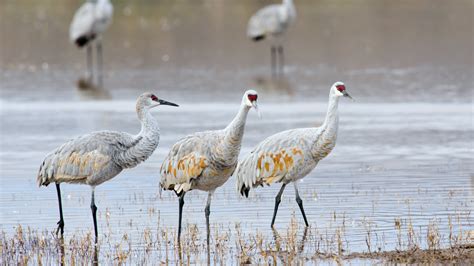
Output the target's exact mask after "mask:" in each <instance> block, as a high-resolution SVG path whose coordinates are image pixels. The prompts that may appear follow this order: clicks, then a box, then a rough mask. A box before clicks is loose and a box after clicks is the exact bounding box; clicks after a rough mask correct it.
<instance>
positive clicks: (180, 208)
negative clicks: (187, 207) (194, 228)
mask: <svg viewBox="0 0 474 266" xmlns="http://www.w3.org/2000/svg"><path fill="white" fill-rule="evenodd" d="M185 194H186V193H185V192H184V191H183V194H181V196H179V225H178V243H181V221H182V218H183V206H184V195H185Z"/></svg>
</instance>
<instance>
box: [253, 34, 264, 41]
mask: <svg viewBox="0 0 474 266" xmlns="http://www.w3.org/2000/svg"><path fill="white" fill-rule="evenodd" d="M263 39H265V35H257V36H253V37H252V40H253V41H254V42H258V41H261V40H263Z"/></svg>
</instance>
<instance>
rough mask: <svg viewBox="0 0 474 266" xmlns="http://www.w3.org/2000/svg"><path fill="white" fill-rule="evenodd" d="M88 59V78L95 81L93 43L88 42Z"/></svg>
mask: <svg viewBox="0 0 474 266" xmlns="http://www.w3.org/2000/svg"><path fill="white" fill-rule="evenodd" d="M86 50H87V51H86V53H87V55H86V59H87V62H86V64H87V70H86V79H87V81H88V82H89V83H92V82H93V81H94V69H93V66H92V44H90V43H89V44H87V47H86Z"/></svg>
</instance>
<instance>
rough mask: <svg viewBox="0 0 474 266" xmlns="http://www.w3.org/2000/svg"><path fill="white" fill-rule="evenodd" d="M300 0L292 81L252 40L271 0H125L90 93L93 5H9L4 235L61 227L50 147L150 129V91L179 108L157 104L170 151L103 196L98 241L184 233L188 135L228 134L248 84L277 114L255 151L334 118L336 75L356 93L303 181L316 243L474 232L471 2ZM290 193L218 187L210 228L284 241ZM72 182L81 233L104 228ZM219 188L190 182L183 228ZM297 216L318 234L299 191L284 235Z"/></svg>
mask: <svg viewBox="0 0 474 266" xmlns="http://www.w3.org/2000/svg"><path fill="white" fill-rule="evenodd" d="M295 2H296V7H297V10H298V15H299V17H298V20H297V23H296V24H295V25H293V26H294V27H292V29H291V30H290V32H289V33H288V35H287V39H285V42H284V43H285V47H286V56H287V65H286V68H285V72H286V75H285V77H283V78H281V79H279V80H274V79H272V78H271V76H270V75H269V53H270V52H269V51H268V50H269V49H268V45H267V44H265V43H258V44H255V43H251V42H249V41H248V40H247V39H245V25H246V21H247V19H248V18H249V16H250V15H251V14H252V13H253V12H254V11H255V10H256V9H258V8H259V7H261V6H262V5H264V4H266V3H269V1H250V0H247V1H230V0H227V1H159V2H152V1H136V2H133V3H128V2H125V1H118V2H114V5H115V16H114V24H113V26H112V27H111V28H110V31H109V32H107V34H106V35H105V36H104V43H105V63H106V72H105V86H104V88H103V89H87V90H80V89H78V88H77V87H76V82H77V80H78V79H79V78H80V77H81V75H82V74H83V68H84V61H85V58H83V57H84V54H82V52H81V51H78V50H77V49H76V48H74V47H73V46H72V45H70V44H69V43H68V42H67V30H68V23H69V20H70V18H71V16H72V14H73V12H74V10H75V8H76V7H77V6H78V4H79V1H46V2H43V1H41V2H39V1H38V2H34V1H4V2H2V3H0V23H1V28H0V33H1V35H0V36H1V40H0V49H1V55H0V56H1V60H0V70H1V72H0V75H1V76H0V77H1V80H0V86H1V98H0V110H1V113H0V118H1V124H0V126H1V131H0V134H1V139H0V147H1V150H0V182H1V195H0V218H1V225H0V229H1V230H3V231H5V232H6V233H7V235H13V234H14V232H15V228H16V227H17V226H18V225H22V226H23V227H28V226H29V227H31V228H32V229H35V230H38V231H43V230H53V229H55V225H56V222H57V220H58V210H57V198H56V191H55V189H54V186H49V187H47V188H45V187H41V188H38V187H37V184H36V174H37V170H38V168H39V165H40V163H41V162H42V159H43V158H44V156H45V155H46V154H47V153H48V152H49V151H50V150H52V149H54V148H55V147H57V146H58V145H60V144H61V143H63V142H65V141H66V140H68V139H70V138H71V137H74V136H77V135H80V134H84V133H87V132H90V131H94V130H102V129H110V130H118V131H126V132H130V133H137V132H138V131H139V122H138V120H137V119H136V114H135V113H134V110H135V107H134V104H135V103H134V101H135V98H136V97H137V96H138V95H139V94H140V93H141V92H143V91H144V90H149V91H153V92H156V94H157V95H159V96H160V97H162V98H164V99H167V100H170V101H173V102H177V103H179V104H180V107H179V108H171V107H164V106H163V107H159V108H157V109H155V110H154V111H153V115H154V116H155V117H156V119H157V120H158V121H159V123H160V127H161V140H160V145H159V147H158V149H157V150H156V151H155V153H154V154H153V156H152V157H151V158H150V159H149V160H147V161H146V162H144V163H142V164H140V165H139V166H138V167H136V168H134V169H130V170H125V171H123V172H122V173H121V174H120V175H119V176H117V177H116V178H114V179H113V180H111V181H109V182H107V183H104V184H103V185H101V186H99V187H97V189H96V204H97V206H98V208H99V211H98V222H99V233H100V235H99V237H101V238H103V239H107V241H110V242H111V243H115V242H114V241H120V239H121V238H122V237H123V234H124V233H127V234H128V235H129V236H130V237H131V238H132V239H133V245H134V248H135V249H136V250H141V249H143V248H144V247H143V245H142V244H141V243H142V242H141V241H142V238H143V231H144V230H145V229H149V230H155V229H157V228H158V227H168V228H169V230H170V232H173V233H174V230H175V228H176V225H177V219H178V217H177V211H178V202H177V198H176V197H175V195H174V194H172V193H170V192H163V194H162V195H161V196H160V195H159V193H158V192H159V190H158V182H159V175H158V171H159V167H160V164H161V162H162V160H163V158H164V156H165V155H166V153H167V152H168V149H169V148H170V147H171V146H172V144H173V143H174V142H176V141H177V140H178V139H179V138H181V137H183V136H185V135H187V134H190V133H193V132H196V131H202V130H209V129H220V128H223V127H225V126H226V125H227V123H228V122H230V120H231V119H232V118H233V116H234V115H235V113H236V112H237V109H238V105H239V103H240V98H241V95H242V93H243V92H244V91H245V89H246V88H256V89H257V90H258V91H259V103H260V108H261V112H262V118H261V119H259V118H258V117H257V115H256V114H255V113H254V112H251V114H250V115H249V117H248V123H247V127H246V132H245V136H244V140H243V147H242V154H246V153H248V152H249V151H250V150H251V148H252V147H253V146H255V145H256V144H257V143H258V142H260V141H261V140H263V139H264V138H265V137H267V136H269V135H271V134H274V133H276V132H279V131H282V130H285V129H289V128H295V127H308V126H317V125H319V124H321V123H322V121H323V119H324V115H325V111H326V106H327V102H326V101H327V95H328V91H329V86H330V85H331V84H332V83H333V82H334V81H336V80H343V81H344V82H345V83H346V85H347V88H348V91H349V92H350V93H351V95H353V97H354V98H355V99H356V101H354V102H351V101H348V100H346V99H342V100H341V101H340V105H339V111H340V126H339V135H338V139H337V145H336V147H335V149H334V150H333V152H332V153H331V154H330V155H329V156H328V157H327V158H326V159H325V160H323V161H322V162H321V163H320V164H319V165H318V167H317V168H316V169H315V170H314V171H313V172H311V173H310V174H309V175H308V176H307V177H306V178H304V180H301V182H300V183H299V188H300V194H301V196H302V199H303V201H304V206H305V209H306V213H307V216H308V220H309V221H310V223H311V230H310V237H309V238H308V239H307V240H305V241H307V244H306V249H307V250H308V253H309V252H314V249H315V248H314V246H315V245H316V244H315V243H317V237H316V236H319V235H325V234H326V235H333V234H334V231H335V229H337V228H339V227H340V226H341V225H342V224H344V226H345V234H344V243H345V244H344V247H345V249H347V250H349V251H367V245H366V243H367V236H368V231H369V236H371V237H372V241H373V246H374V247H382V249H383V250H393V249H395V248H397V245H398V238H397V229H396V227H395V221H396V220H397V219H403V220H409V221H410V223H411V224H412V225H413V227H414V228H415V230H416V231H417V232H420V235H424V234H425V231H426V228H427V227H428V225H430V224H436V225H437V226H438V228H439V231H440V234H441V236H442V243H444V244H447V243H448V242H449V241H448V238H449V237H448V235H449V233H450V232H451V230H452V229H450V227H449V221H450V219H457V220H456V221H457V222H455V223H454V224H455V228H454V230H455V231H459V230H462V231H463V232H469V231H471V232H474V231H473V230H474V225H473V224H474V218H473V214H472V210H473V203H474V158H473V157H474V156H473V154H474V139H473V136H474V124H473V123H474V122H473V121H474V120H473V105H472V100H473V94H472V93H473V89H474V86H473V76H472V73H473V62H472V56H469V55H472V47H473V39H472V33H473V26H472V25H473V24H472V8H473V6H472V2H471V1H462V0H460V1H449V2H448V1H428V0H426V1H425V0H422V1H416V2H412V1H397V2H392V1H370V0H367V1H357V3H348V2H346V1H330V2H327V1H309V0H308V1H299V0H296V1H295ZM278 190H279V186H272V187H265V188H258V189H256V190H252V192H251V193H250V197H249V199H243V198H241V197H240V196H238V195H237V193H236V191H235V180H234V179H233V178H231V179H230V180H229V181H228V182H227V183H226V184H225V185H224V186H223V187H222V188H220V189H218V190H217V191H216V193H215V194H214V195H215V196H214V198H213V201H212V207H211V209H212V210H211V224H212V227H213V228H218V230H221V231H226V230H234V229H235V227H236V225H239V226H240V227H239V228H240V230H242V232H243V233H244V234H247V233H248V234H254V233H256V232H258V233H260V234H262V235H263V236H264V238H266V239H272V238H273V234H274V233H273V232H272V230H271V229H270V226H269V225H270V221H271V216H272V212H273V204H274V197H275V195H276V193H277V192H278ZM62 193H63V208H64V212H65V223H66V226H65V234H66V237H68V236H71V235H72V234H73V233H78V232H79V233H83V232H90V231H91V230H92V229H93V226H92V219H91V214H90V208H89V203H90V188H89V187H87V186H80V185H68V184H65V185H63V186H62ZM206 196H207V194H206V193H204V192H198V191H193V192H191V193H188V194H187V196H186V204H185V207H184V213H185V214H184V223H185V224H186V228H190V227H192V225H196V226H197V228H198V230H199V232H200V236H201V237H203V235H204V234H205V219H204V212H203V209H204V205H205V200H206ZM292 219H296V220H297V222H298V223H299V224H300V227H299V229H298V237H300V238H301V237H303V230H302V225H303V221H302V219H301V217H300V214H299V210H298V207H297V204H296V202H295V200H294V190H293V188H292V187H291V186H288V187H287V189H286V191H285V193H284V195H283V201H282V203H281V205H280V209H279V213H278V217H277V226H276V228H277V230H278V231H280V233H281V234H284V232H285V231H286V230H287V228H288V227H289V226H290V223H291V221H292ZM228 228H230V229H228ZM473 234H474V233H473ZM106 236H107V237H106ZM234 238H235V233H233V236H232V237H231V239H234ZM213 241H214V240H213ZM230 242H232V240H231V241H230ZM108 243H109V242H108ZM109 244H110V243H109ZM105 246H107V245H106V244H105V243H103V248H102V250H101V252H102V253H104V252H105V253H106V252H107V251H106V250H107V248H104V247H105ZM230 246H233V244H231V245H230ZM157 249H158V250H164V249H165V247H157ZM234 252H238V251H235V250H234ZM153 256H154V257H153V258H157V259H160V260H163V256H164V255H162V253H160V252H157V253H154V255H153ZM200 258H201V257H200V256H197V259H195V260H196V261H194V262H200ZM191 261H192V260H191Z"/></svg>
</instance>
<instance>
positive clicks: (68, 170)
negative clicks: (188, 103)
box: [37, 92, 178, 244]
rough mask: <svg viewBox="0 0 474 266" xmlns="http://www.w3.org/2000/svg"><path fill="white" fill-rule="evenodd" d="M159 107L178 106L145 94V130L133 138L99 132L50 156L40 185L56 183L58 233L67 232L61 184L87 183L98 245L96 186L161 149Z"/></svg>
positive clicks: (141, 113) (141, 111)
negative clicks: (155, 110) (156, 114)
mask: <svg viewBox="0 0 474 266" xmlns="http://www.w3.org/2000/svg"><path fill="white" fill-rule="evenodd" d="M159 105H171V106H178V105H177V104H174V103H171V102H167V101H165V100H161V99H158V97H156V96H155V95H154V94H152V93H149V92H147V93H144V94H142V95H140V97H138V99H137V104H136V111H137V115H138V119H139V120H140V122H141V131H140V133H138V134H137V135H131V134H128V133H124V132H116V131H97V132H93V133H90V134H87V135H83V136H80V137H77V138H75V139H72V140H70V141H68V142H66V143H64V144H63V145H61V146H60V147H59V148H57V149H55V150H54V151H52V152H51V153H50V154H48V155H47V156H46V158H45V159H44V161H43V163H42V164H41V166H40V169H39V172H38V177H37V181H38V185H39V186H48V185H49V184H50V183H53V182H54V183H55V184H56V191H57V194H58V202H59V222H58V228H57V230H56V234H58V232H59V231H61V236H62V235H63V233H64V218H63V208H62V203H61V189H60V184H61V183H73V184H86V185H89V186H91V188H92V196H91V210H92V218H93V220H94V232H95V243H96V244H97V220H96V212H97V207H96V205H95V202H94V191H95V187H96V186H98V185H100V184H102V183H104V182H105V181H107V180H109V179H112V178H113V177H115V176H117V175H118V174H119V173H120V172H121V171H122V170H123V169H126V168H132V167H135V166H137V165H138V164H139V163H141V162H143V161H145V160H146V159H148V157H150V155H151V154H152V153H153V151H154V150H155V149H156V147H157V146H158V143H159V140H160V128H159V127H158V122H157V121H156V119H155V118H154V117H153V116H152V115H151V113H150V109H152V108H154V107H157V106H159Z"/></svg>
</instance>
